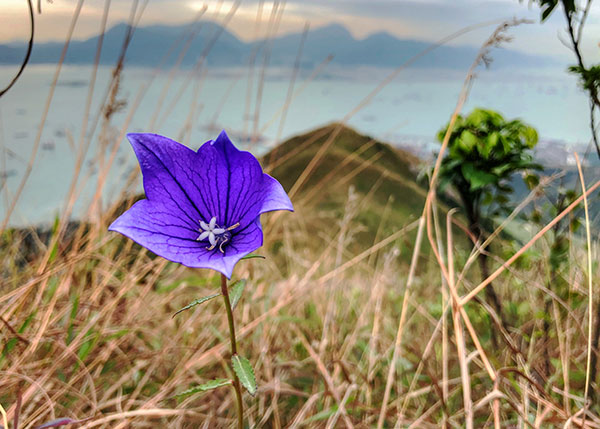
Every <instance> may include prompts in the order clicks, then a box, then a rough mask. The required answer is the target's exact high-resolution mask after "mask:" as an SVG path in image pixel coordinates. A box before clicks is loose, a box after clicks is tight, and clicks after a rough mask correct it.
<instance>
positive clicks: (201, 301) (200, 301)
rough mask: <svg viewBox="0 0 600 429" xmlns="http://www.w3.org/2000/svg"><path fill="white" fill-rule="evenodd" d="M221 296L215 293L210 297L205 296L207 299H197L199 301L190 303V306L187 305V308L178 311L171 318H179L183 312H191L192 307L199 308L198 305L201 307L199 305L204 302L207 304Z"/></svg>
mask: <svg viewBox="0 0 600 429" xmlns="http://www.w3.org/2000/svg"><path fill="white" fill-rule="evenodd" d="M220 295H221V294H220V293H215V294H214V295H208V296H205V297H202V298H199V299H197V300H195V301H192V302H190V303H189V304H188V305H186V306H185V307H183V308H181V309H179V310H177V311H176V312H175V314H173V316H171V317H175V316H177V315H178V314H179V313H181V312H182V311H185V310H189V309H190V308H192V307H195V306H197V305H199V304H202V303H204V302H206V301H208V300H211V299H213V298H216V297H218V296H220Z"/></svg>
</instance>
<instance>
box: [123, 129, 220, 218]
mask: <svg viewBox="0 0 600 429" xmlns="http://www.w3.org/2000/svg"><path fill="white" fill-rule="evenodd" d="M127 138H128V139H129V141H130V142H131V145H132V146H133V150H134V151H135V154H136V156H137V158H138V160H139V163H140V167H141V169H142V175H143V179H144V191H145V192H146V198H148V200H150V201H157V202H160V203H161V205H162V206H164V207H166V208H168V209H169V210H172V211H173V213H178V215H179V216H181V217H183V218H186V219H187V220H188V222H189V225H190V226H192V225H193V226H194V227H195V228H196V225H198V219H210V218H211V217H212V216H214V213H213V211H212V207H211V206H210V203H209V201H207V200H206V197H205V195H204V194H205V192H204V190H202V189H198V187H197V186H196V184H195V182H194V181H193V180H192V178H193V176H194V171H195V170H196V169H198V168H199V163H198V157H197V154H196V153H195V152H194V151H193V150H191V149H189V148H188V147H186V146H184V145H182V144H180V143H177V142H176V141H173V140H171V139H168V138H166V137H163V136H159V135H157V134H128V135H127Z"/></svg>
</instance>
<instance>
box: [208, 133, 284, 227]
mask: <svg viewBox="0 0 600 429" xmlns="http://www.w3.org/2000/svg"><path fill="white" fill-rule="evenodd" d="M198 154H199V155H201V156H203V158H205V159H208V158H210V159H212V160H214V162H215V163H216V165H218V168H217V169H216V171H219V172H222V173H223V174H220V175H217V178H218V180H216V181H215V184H216V186H218V189H219V192H218V195H219V208H220V211H219V213H220V214H221V216H220V217H219V225H222V226H224V227H228V226H231V225H233V224H235V223H238V222H239V224H240V227H242V228H243V227H245V226H246V225H249V224H250V223H252V222H254V220H255V219H256V217H257V216H258V215H259V214H261V213H264V212H267V211H271V210H293V207H292V203H291V202H290V200H289V198H288V196H287V195H286V193H285V191H284V190H283V187H282V186H281V185H280V184H279V182H277V181H276V180H275V179H273V178H272V177H271V176H269V175H268V174H264V173H263V172H262V168H261V166H260V164H259V163H258V160H257V159H256V158H255V157H254V155H252V154H251V153H250V152H244V151H240V150H238V149H237V148H236V147H235V146H234V145H233V143H232V142H231V140H229V137H228V136H227V134H226V133H225V131H222V132H221V134H219V137H217V139H216V140H215V141H213V142H207V143H205V144H204V145H203V146H202V147H201V148H200V149H198Z"/></svg>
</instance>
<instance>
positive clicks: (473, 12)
mask: <svg viewBox="0 0 600 429" xmlns="http://www.w3.org/2000/svg"><path fill="white" fill-rule="evenodd" d="M234 4H235V2H233V1H225V0H209V1H204V2H203V1H195V0H185V1H181V0H179V1H176V0H155V1H150V2H148V4H147V6H146V8H145V9H144V10H143V12H142V15H141V18H140V21H139V25H140V26H147V25H153V24H164V25H184V24H186V23H189V22H190V21H191V20H192V19H193V16H194V15H195V14H197V13H198V12H199V11H200V10H201V9H202V7H203V6H204V5H206V6H207V9H206V12H205V13H204V15H203V17H202V19H206V20H210V21H215V22H218V23H221V22H223V19H224V17H225V16H226V15H227V13H228V12H229V11H230V10H231V8H232V7H233V6H234ZM260 4H262V5H263V6H262V10H261V9H260V8H259V2H257V1H256V0H247V1H241V2H240V4H239V7H238V8H237V10H236V12H235V15H234V16H233V18H232V20H231V22H230V23H229V25H228V26H227V29H228V30H229V31H230V32H231V33H233V34H234V35H235V36H236V37H238V38H239V39H240V40H242V41H246V42H247V41H251V40H256V39H260V38H264V37H265V35H266V32H267V27H268V26H269V25H268V22H269V19H270V16H271V13H272V9H273V2H262V3H260ZM130 5H131V2H129V1H126V0H114V1H113V2H112V3H111V6H110V10H109V18H108V24H107V26H108V27H109V28H110V27H112V26H114V25H115V24H117V23H119V22H123V21H127V19H128V16H129V14H130ZM41 6H42V13H41V14H38V13H37V11H36V16H35V18H36V35H35V41H36V42H38V43H41V42H47V41H62V40H63V39H64V36H65V34H66V31H67V28H68V25H69V22H70V20H71V16H72V14H73V11H74V10H75V7H76V1H75V0H55V1H54V2H53V3H48V2H42V5H41ZM483 6H485V7H483ZM3 8H4V10H3V12H2V16H3V18H4V19H5V20H10V22H11V24H12V25H11V26H10V27H9V26H3V27H2V28H0V43H2V44H6V43H11V42H15V41H23V40H26V39H27V38H28V37H29V18H28V11H27V5H26V3H25V2H22V1H18V0H5V3H4V6H3ZM280 12H281V9H279V10H278V12H277V13H280ZM558 12H559V13H554V14H553V15H552V16H551V17H550V18H549V19H548V20H547V21H546V22H544V23H543V24H541V23H540V22H539V21H540V9H539V7H538V6H537V5H534V4H532V5H530V4H529V2H519V1H517V0H484V1H477V2H476V1H475V0H459V1H455V2H450V1H443V0H427V1H419V2H417V1H403V2H396V1H391V0H375V1H367V0H335V1H331V2H327V3H326V4H323V2H319V1H316V0H309V1H304V2H299V1H289V2H287V3H286V4H285V5H284V8H283V14H282V16H281V21H280V24H279V27H278V28H277V30H276V32H275V33H276V35H277V36H281V35H285V34H290V33H297V32H300V31H302V28H303V27H304V25H305V24H306V23H308V24H309V25H310V27H311V29H315V28H320V27H323V26H327V25H331V24H342V25H344V26H345V27H346V28H347V29H348V30H349V31H350V32H351V33H352V35H353V36H354V37H355V38H357V39H363V38H365V37H368V36H369V35H371V34H375V33H379V32H387V33H389V34H392V35H393V36H395V37H398V38H402V39H414V40H422V41H426V42H434V41H437V40H439V39H440V38H442V37H444V36H446V35H448V34H450V33H453V32H455V31H458V30H460V29H461V28H464V27H466V26H468V25H475V24H480V23H483V22H487V21H492V20H498V21H500V20H502V19H508V18H512V17H516V18H526V19H530V20H532V23H531V24H530V25H522V26H520V27H518V28H516V29H514V30H513V31H512V35H513V36H514V39H513V41H512V42H511V43H510V45H509V46H510V48H511V49H513V50H516V51H520V52H523V53H528V54H541V55H549V56H553V57H555V58H557V59H560V60H563V61H565V63H570V62H572V53H571V52H570V50H569V49H567V48H566V47H565V46H564V45H563V44H562V43H561V41H560V39H559V35H563V33H564V29H565V21H564V17H563V13H562V11H558ZM102 13H103V7H101V5H96V4H87V3H84V4H83V7H82V10H81V16H80V17H79V20H78V24H77V26H76V29H75V33H74V39H75V40H81V39H86V38H89V37H92V36H94V35H96V34H98V33H99V24H100V21H101V19H100V18H101V16H102ZM259 16H260V20H258V19H257V18H258V17H259ZM257 21H260V23H259V24H258V25H257ZM586 30H587V31H586V32H585V34H584V40H583V51H584V55H585V56H588V57H590V59H592V60H593V59H594V57H596V58H597V57H598V54H599V53H600V50H599V49H598V46H597V45H596V42H594V40H593V34H598V33H600V8H598V7H594V8H592V9H591V11H590V14H589V17H588V20H587V22H586ZM488 33H489V29H488V28H483V29H480V30H475V31H472V32H469V33H468V34H466V35H464V36H462V37H460V38H458V39H457V40H455V41H454V42H452V43H450V45H463V46H480V44H481V42H482V41H483V40H485V38H486V37H487V35H488Z"/></svg>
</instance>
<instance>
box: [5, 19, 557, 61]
mask: <svg viewBox="0 0 600 429" xmlns="http://www.w3.org/2000/svg"><path fill="white" fill-rule="evenodd" d="M194 25H195V26H197V27H193V26H192V25H190V26H166V25H151V26H147V27H138V28H136V29H135V31H134V34H133V38H132V40H131V43H130V46H129V48H128V50H127V55H126V63H127V64H128V65H135V66H155V65H157V63H158V62H160V61H161V59H162V58H163V57H164V56H165V55H168V57H167V58H168V60H169V61H171V62H174V61H175V58H177V56H178V54H179V51H180V50H181V48H182V46H183V45H184V44H185V40H186V38H187V36H186V35H185V34H186V29H187V34H190V33H191V31H190V30H192V28H193V29H194V30H196V35H195V37H194V38H193V40H192V42H191V45H190V48H189V50H188V52H187V54H186V55H185V57H184V58H183V61H182V66H183V67H191V66H193V65H194V64H195V63H196V62H197V61H198V59H199V58H201V57H202V55H203V53H204V52H205V50H206V49H207V46H209V45H210V44H211V41H212V40H214V38H215V36H216V35H217V34H219V36H218V38H217V39H216V42H215V43H214V45H213V46H212V48H211V49H210V50H209V53H208V55H207V57H206V64H207V65H209V66H214V67H232V66H234V67H235V66H243V65H246V64H248V61H249V60H250V59H251V57H252V55H253V54H254V55H256V57H255V58H257V61H258V62H259V63H262V61H263V54H264V52H265V48H267V47H268V49H269V51H268V52H269V64H270V65H271V66H292V65H293V64H294V62H295V58H296V55H297V52H298V47H299V45H300V42H301V39H302V33H294V34H287V35H283V36H279V37H276V38H272V39H269V40H266V39H265V40H259V41H253V42H245V41H242V40H240V39H239V38H237V37H236V36H235V35H234V34H232V33H231V32H229V31H228V30H226V29H224V28H223V27H221V26H220V25H219V24H217V23H214V22H211V21H203V22H200V23H197V24H194ZM128 29H129V26H128V25H127V24H124V23H121V24H117V25H115V26H114V27H112V28H110V29H109V30H108V31H106V33H105V34H104V41H103V50H102V55H101V59H100V62H101V64H114V63H115V62H116V60H117V59H118V57H119V54H120V52H121V46H122V45H123V40H124V38H125V36H126V34H127V31H128ZM182 35H183V37H182ZM98 37H99V36H94V37H90V38H88V39H86V40H73V41H72V42H71V43H70V46H69V50H68V53H67V56H66V59H65V62H66V63H67V64H92V63H93V61H94V55H95V52H96V46H97V42H98ZM430 45H431V43H429V42H425V41H419V40H409V39H399V38H397V37H395V36H392V35H391V34H389V33H385V32H380V33H376V34H372V35H370V36H368V37H366V38H364V39H356V38H355V37H353V36H352V34H351V33H350V31H348V29H347V28H346V27H344V26H342V25H340V24H331V25H327V26H325V27H320V28H316V29H314V30H310V31H309V32H308V35H307V38H306V42H305V45H304V49H303V55H302V60H301V67H302V68H313V67H315V66H316V65H318V64H320V63H321V62H322V61H323V60H324V59H325V58H327V56H329V55H333V56H334V57H333V60H332V63H333V64H336V65H339V66H342V67H343V66H374V67H397V66H399V65H401V64H402V63H404V62H405V61H406V60H408V59H409V58H411V57H413V56H414V55H416V54H418V53H419V52H421V51H423V50H424V49H425V48H427V47H429V46H430ZM172 46H176V48H175V49H171V47H172ZM26 48H27V46H26V44H25V43H24V42H14V43H9V44H4V45H0V64H19V63H20V62H21V61H22V59H23V57H24V55H25V51H26ZM62 48H63V43H62V42H46V43H35V45H34V48H33V52H32V55H31V59H30V62H31V63H32V64H43V63H56V62H57V61H58V59H59V57H60V53H61V50H62ZM478 49H479V48H477V47H472V46H440V47H438V48H437V49H435V50H433V51H432V52H430V53H429V54H428V55H425V56H424V57H422V58H420V59H419V60H417V61H416V63H415V64H414V66H416V67H421V68H450V69H459V68H465V67H468V66H469V65H470V64H471V63H472V61H473V59H474V58H475V56H476V55H477V52H478ZM492 56H493V59H494V66H495V67H540V66H549V65H553V64H556V60H554V59H553V58H552V57H548V56H541V55H530V54H525V53H522V52H518V51H515V50H510V49H502V48H501V49H495V50H494V51H493V53H492ZM167 64H168V63H167Z"/></svg>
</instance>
